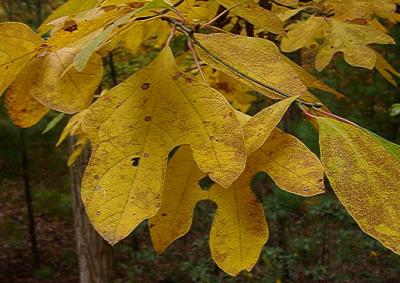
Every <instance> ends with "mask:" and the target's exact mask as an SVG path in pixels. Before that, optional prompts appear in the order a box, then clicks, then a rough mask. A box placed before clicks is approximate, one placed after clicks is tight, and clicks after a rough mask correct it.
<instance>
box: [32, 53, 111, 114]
mask: <svg viewBox="0 0 400 283" xmlns="http://www.w3.org/2000/svg"><path fill="white" fill-rule="evenodd" d="M74 56H75V53H74V52H73V51H72V50H71V49H69V48H64V49H60V50H58V51H56V52H49V53H47V54H45V55H43V56H39V57H37V58H35V59H34V60H33V61H32V62H31V63H30V64H29V66H28V68H29V69H30V71H29V72H27V74H26V77H25V80H26V84H29V94H30V95H31V96H33V97H34V98H36V99H37V100H38V101H40V102H41V103H42V104H43V105H45V106H46V107H48V108H50V109H54V110H57V111H60V112H64V113H69V114H72V113H76V112H78V111H81V110H84V109H86V108H88V107H89V106H90V104H91V103H92V101H93V96H94V93H95V91H96V88H97V86H98V85H99V83H100V81H101V79H102V73H103V71H102V66H103V63H102V61H101V58H100V56H98V55H97V54H95V55H94V56H93V57H92V58H91V59H90V61H89V63H88V65H87V67H86V69H85V70H84V71H83V72H77V71H76V70H75V68H74V67H73V65H72V63H73V60H74Z"/></svg>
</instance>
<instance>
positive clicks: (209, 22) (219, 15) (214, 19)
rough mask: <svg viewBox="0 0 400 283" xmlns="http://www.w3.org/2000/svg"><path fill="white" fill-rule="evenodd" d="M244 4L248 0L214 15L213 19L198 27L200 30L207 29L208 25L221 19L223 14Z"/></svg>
mask: <svg viewBox="0 0 400 283" xmlns="http://www.w3.org/2000/svg"><path fill="white" fill-rule="evenodd" d="M246 2H249V0H244V1H242V2H239V3H237V4H235V5H233V6H232V7H229V8H228V9H226V10H224V11H222V12H221V13H219V14H218V15H216V16H215V17H214V18H213V19H211V20H209V21H208V22H206V23H205V24H203V25H201V26H200V27H201V28H205V27H207V26H209V25H212V24H213V23H214V22H215V21H216V20H218V19H219V18H221V17H222V16H224V15H225V14H227V13H229V11H231V10H232V9H235V8H236V7H238V6H240V5H242V4H244V3H246Z"/></svg>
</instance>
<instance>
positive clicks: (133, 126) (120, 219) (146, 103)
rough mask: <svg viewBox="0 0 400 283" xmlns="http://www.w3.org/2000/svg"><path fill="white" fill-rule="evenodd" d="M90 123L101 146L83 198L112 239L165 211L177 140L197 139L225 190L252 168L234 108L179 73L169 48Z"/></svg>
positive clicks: (202, 163)
mask: <svg viewBox="0 0 400 283" xmlns="http://www.w3.org/2000/svg"><path fill="white" fill-rule="evenodd" d="M83 128H84V131H85V132H86V133H87V134H88V136H89V139H90V140H91V142H92V144H93V148H94V149H93V155H92V158H91V160H90V163H89V166H88V168H87V170H86V173H85V176H84V180H83V192H82V196H83V200H84V203H85V206H86V209H87V212H88V215H89V218H90V219H91V221H92V223H93V225H94V226H95V228H96V229H97V230H98V231H99V233H100V234H101V235H102V236H103V237H104V238H105V239H107V240H108V241H109V242H110V243H112V244H115V243H116V242H118V241H119V240H121V239H122V238H124V237H126V236H127V235H128V234H129V233H130V232H131V231H132V230H133V229H134V228H135V227H136V226H137V225H138V224H139V223H141V222H142V221H143V220H145V219H147V218H149V217H152V216H154V215H155V214H156V212H157V211H158V209H159V207H160V205H161V190H162V186H163V183H164V175H165V170H166V163H167V157H168V154H169V152H170V151H171V150H172V149H173V148H174V147H176V146H177V145H181V144H189V145H190V146H191V148H192V150H193V153H194V157H195V160H196V162H197V163H198V164H199V167H200V169H201V170H202V171H204V172H207V173H208V174H209V176H210V177H211V178H212V179H213V180H215V181H216V182H218V183H220V184H221V185H223V186H225V187H229V186H230V184H231V183H232V182H233V181H234V180H235V179H236V178H237V177H238V176H239V175H240V173H241V172H242V171H243V169H244V166H245V160H246V152H245V147H244V141H243V133H242V130H241V127H240V124H239V122H238V120H237V118H236V117H235V115H234V112H233V109H232V108H231V107H230V105H229V103H228V102H227V101H226V100H225V98H224V97H223V96H222V95H221V94H220V93H218V92H217V91H215V90H213V89H212V88H210V87H208V86H206V85H204V84H202V83H198V82H196V81H194V80H193V79H191V78H190V77H188V76H186V75H185V74H184V73H182V72H181V71H179V69H178V68H177V67H176V65H175V62H174V60H173V57H172V53H171V51H170V49H169V48H166V49H164V50H163V51H162V52H161V54H160V55H159V56H158V57H157V59H156V60H155V61H154V62H153V63H152V64H150V65H149V66H148V67H146V68H144V69H142V70H141V71H139V72H138V73H137V74H135V75H133V76H132V77H130V78H129V79H128V80H126V81H125V82H123V83H122V84H120V85H119V86H117V87H116V88H114V89H112V90H111V91H110V92H108V93H106V94H105V95H103V96H102V97H101V98H100V99H99V100H98V101H97V102H96V103H95V104H93V105H92V107H91V108H90V110H89V113H88V114H87V116H86V117H85V119H84V123H83Z"/></svg>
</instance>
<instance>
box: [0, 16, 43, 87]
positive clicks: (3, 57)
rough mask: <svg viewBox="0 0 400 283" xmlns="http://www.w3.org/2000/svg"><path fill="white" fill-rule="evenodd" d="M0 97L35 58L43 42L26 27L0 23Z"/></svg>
mask: <svg viewBox="0 0 400 283" xmlns="http://www.w3.org/2000/svg"><path fill="white" fill-rule="evenodd" d="M0 41H1V45H0V95H2V94H3V92H4V91H5V90H6V89H7V87H8V86H9V85H10V84H11V83H12V82H13V80H15V78H16V77H17V76H18V74H19V72H21V70H22V69H23V68H24V67H25V66H26V64H28V62H29V61H30V60H31V59H32V58H33V57H34V56H36V54H37V52H38V48H39V47H40V46H41V45H42V44H43V43H44V40H43V39H42V38H41V37H40V36H38V35H37V34H35V33H34V32H33V31H32V30H31V29H30V28H29V27H28V26H27V25H24V24H21V23H12V22H9V23H0Z"/></svg>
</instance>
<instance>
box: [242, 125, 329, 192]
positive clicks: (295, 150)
mask: <svg viewBox="0 0 400 283" xmlns="http://www.w3.org/2000/svg"><path fill="white" fill-rule="evenodd" d="M249 162H251V163H252V164H259V165H258V167H257V168H258V169H259V171H264V172H266V173H268V175H270V176H271V178H272V179H273V180H274V181H275V183H276V184H277V185H278V187H280V188H281V189H282V190H285V191H288V192H290V193H293V194H297V195H300V196H306V197H308V196H314V195H317V194H321V193H324V192H325V190H324V169H323V167H322V165H321V162H320V161H319V159H318V157H317V156H316V155H315V154H314V153H312V152H311V151H310V150H309V149H308V148H307V147H306V146H305V145H304V144H303V143H302V142H301V141H299V140H298V139H297V138H295V137H294V136H292V135H289V134H286V133H284V132H283V131H281V130H279V129H275V130H274V131H273V132H272V133H271V135H270V136H269V138H268V140H267V142H266V143H264V144H263V145H262V146H261V147H260V148H259V149H258V150H257V151H256V152H255V153H254V154H253V155H252V156H251V158H250V160H249ZM255 166H257V165H255Z"/></svg>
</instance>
